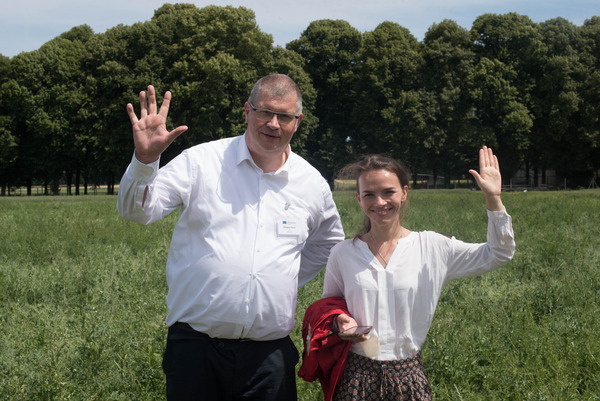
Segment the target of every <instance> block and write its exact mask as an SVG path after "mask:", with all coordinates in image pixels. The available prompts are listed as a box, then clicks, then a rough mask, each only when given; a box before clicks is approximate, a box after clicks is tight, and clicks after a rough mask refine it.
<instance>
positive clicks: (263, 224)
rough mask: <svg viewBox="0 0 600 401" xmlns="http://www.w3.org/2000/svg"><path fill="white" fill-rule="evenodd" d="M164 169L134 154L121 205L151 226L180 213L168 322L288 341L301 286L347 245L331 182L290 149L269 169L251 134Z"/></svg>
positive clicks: (169, 270) (207, 146)
mask: <svg viewBox="0 0 600 401" xmlns="http://www.w3.org/2000/svg"><path fill="white" fill-rule="evenodd" d="M158 165H159V162H158V161H156V162H154V163H152V164H149V165H145V164H142V163H140V162H139V161H137V159H136V158H135V156H134V158H133V160H132V162H131V164H130V165H129V167H128V168H127V171H126V172H125V174H124V176H123V178H122V180H121V183H120V187H119V197H118V204H117V207H118V210H119V213H120V214H121V216H122V217H124V218H126V219H128V220H132V221H135V222H138V223H142V224H150V223H152V222H154V221H157V220H159V219H161V218H163V217H164V216H166V215H167V214H169V213H171V212H173V211H174V210H176V209H179V219H178V221H177V224H176V226H175V228H174V230H173V237H172V240H171V247H170V251H169V256H168V259H167V266H166V275H167V284H168V287H169V292H168V295H167V299H166V301H167V307H168V309H169V313H168V316H167V319H166V322H167V325H168V326H170V325H172V324H173V323H175V322H185V323H188V324H189V325H190V326H192V327H193V328H194V329H195V330H197V331H200V332H203V333H206V334H208V335H209V336H211V337H218V338H247V339H253V340H274V339H278V338H282V337H285V336H286V335H288V334H289V333H290V331H291V330H292V328H293V326H294V313H295V308H296V298H297V289H298V286H302V285H304V284H306V283H307V282H308V281H310V280H311V279H312V278H314V277H315V276H316V275H317V274H318V273H319V272H320V271H321V270H322V269H323V268H324V266H325V265H326V263H327V258H328V256H329V251H330V249H331V247H332V246H333V245H335V244H336V243H338V242H339V241H341V240H343V239H344V234H343V230H342V225H341V222H340V218H339V215H338V212H337V209H336V206H335V204H334V202H333V198H332V196H331V191H330V189H329V186H328V184H327V182H326V181H325V180H324V179H323V177H322V176H321V175H320V174H319V172H318V171H317V170H316V169H315V168H314V167H312V166H311V165H310V164H308V163H307V162H306V161H305V160H304V159H302V158H301V157H300V156H298V155H296V154H295V153H293V152H292V151H291V150H290V151H289V155H288V159H287V161H286V162H285V164H284V165H283V166H282V167H281V168H280V169H279V170H278V171H276V172H274V173H266V174H265V173H263V171H262V170H261V169H260V168H258V167H257V166H256V164H255V163H254V161H253V160H252V157H251V156H250V152H249V151H248V148H247V146H246V142H245V137H244V136H238V137H233V138H227V139H221V140H217V141H213V142H209V143H204V144H201V145H197V146H194V147H192V148H190V149H187V150H186V151H184V152H182V153H181V154H180V155H179V156H177V157H176V158H174V159H173V160H172V161H171V162H170V163H168V164H167V165H166V166H164V167H163V168H160V169H159V168H158ZM146 188H148V192H147V195H146V200H145V202H144V204H143V205H142V201H143V198H144V191H145V190H146ZM149 246H152V244H149Z"/></svg>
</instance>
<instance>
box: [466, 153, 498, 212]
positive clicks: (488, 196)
mask: <svg viewBox="0 0 600 401" xmlns="http://www.w3.org/2000/svg"><path fill="white" fill-rule="evenodd" d="M469 173H471V175H473V177H474V178H475V181H477V185H478V186H479V188H480V189H481V191H482V192H483V194H484V195H485V203H486V206H487V208H488V209H489V210H491V211H499V210H504V205H503V204H502V200H501V199H500V194H501V192H502V176H501V175H500V164H499V163H498V158H497V157H496V155H495V154H494V153H493V152H492V149H490V148H488V147H487V146H484V147H483V148H481V149H480V150H479V172H477V171H476V170H473V169H471V170H469Z"/></svg>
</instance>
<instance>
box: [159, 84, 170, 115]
mask: <svg viewBox="0 0 600 401" xmlns="http://www.w3.org/2000/svg"><path fill="white" fill-rule="evenodd" d="M170 104H171V92H169V91H166V92H165V97H164V99H163V102H162V105H161V106H160V112H159V113H160V115H161V116H163V117H164V118H165V119H166V118H167V114H169V106H170Z"/></svg>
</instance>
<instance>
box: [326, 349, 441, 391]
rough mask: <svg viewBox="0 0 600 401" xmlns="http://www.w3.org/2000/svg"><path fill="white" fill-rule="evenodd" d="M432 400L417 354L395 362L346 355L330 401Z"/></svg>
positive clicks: (427, 381)
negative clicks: (342, 371)
mask: <svg viewBox="0 0 600 401" xmlns="http://www.w3.org/2000/svg"><path fill="white" fill-rule="evenodd" d="M431 399H432V395H431V386H430V385H429V379H427V375H426V374H425V369H424V368H423V361H422V360H421V353H420V352H419V353H417V354H416V355H415V356H412V357H410V358H406V359H399V360H395V361H377V360H374V359H370V358H366V357H364V356H361V355H358V354H355V353H353V352H349V353H348V360H347V361H346V367H345V369H344V373H343V374H342V378H341V379H340V381H339V383H338V384H337V387H336V389H335V393H334V394H333V401H371V400H373V401H381V400H386V401H392V400H394V401H395V400H426V401H430V400H431Z"/></svg>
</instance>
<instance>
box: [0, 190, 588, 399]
mask: <svg viewBox="0 0 600 401" xmlns="http://www.w3.org/2000/svg"><path fill="white" fill-rule="evenodd" d="M409 197H410V202H411V205H410V209H409V211H408V213H407V216H406V220H405V225H406V226H407V227H408V228H410V229H412V230H424V229H427V230H435V231H438V232H441V233H444V234H449V235H455V236H456V237H457V238H460V239H463V240H466V241H474V242H475V241H477V242H479V241H484V240H485V233H486V215H485V207H484V203H483V198H482V195H481V193H480V192H476V191H465V190H450V191H445V190H435V191H411V192H410V193H409ZM335 199H336V203H337V205H338V209H339V210H340V215H341V216H342V221H343V223H344V228H345V230H346V233H347V235H348V236H351V235H353V234H354V233H356V232H357V231H358V230H359V229H360V226H361V225H362V214H361V211H360V209H359V208H358V206H357V205H356V201H355V200H354V197H353V194H352V193H349V192H336V193H335ZM503 199H504V202H505V205H506V207H507V209H508V211H509V213H510V214H511V215H512V216H513V224H514V228H515V233H516V241H517V253H516V255H515V258H514V260H513V261H512V262H510V263H509V264H507V265H506V266H504V267H503V268H501V269H499V270H497V271H495V272H492V273H489V274H487V275H484V276H481V277H477V278H471V279H465V280H461V281H456V282H452V283H450V284H449V285H448V286H446V288H445V289H444V291H443V293H442V298H441V301H440V304H439V306H438V310H437V312H436V316H435V318H434V323H433V326H432V328H431V331H430V334H429V337H428V338H427V340H426V342H425V344H424V346H423V358H424V363H425V367H426V369H427V372H428V375H429V378H430V380H431V382H432V387H433V391H434V395H435V399H438V400H598V399H600V339H599V336H598V334H597V331H598V328H600V300H599V298H600V246H599V245H600V215H599V211H600V191H598V190H584V191H573V192H527V193H507V194H504V197H503ZM115 202H116V198H115V197H112V196H83V197H32V198H23V197H17V198H0V229H1V233H2V241H0V399H1V400H162V399H164V377H163V373H162V370H161V360H162V352H163V349H164V342H165V335H166V327H165V325H164V317H165V315H166V313H167V311H166V307H165V304H164V297H165V296H166V284H165V279H164V265H165V261H166V257H167V253H168V246H169V241H170V236H171V230H172V228H173V226H174V224H175V221H176V217H177V216H176V215H175V214H173V215H171V216H169V217H167V218H166V219H165V220H163V221H160V222H157V223H155V224H153V225H150V226H141V225H137V224H134V223H129V222H126V221H124V220H122V219H121V218H120V217H119V216H118V214H117V212H116V208H115ZM322 277H323V275H322V274H321V275H320V276H319V277H318V278H317V279H316V280H313V282H311V283H309V284H308V285H307V286H305V287H303V288H301V289H300V293H299V301H298V308H297V313H296V328H295V329H294V332H293V333H292V338H293V339H294V341H295V343H296V345H297V346H298V348H299V349H301V348H300V347H301V336H300V328H301V327H300V326H301V322H302V318H303V313H304V310H305V309H306V307H307V306H308V305H310V303H312V302H314V301H316V300H317V299H318V298H319V297H320V294H321V288H322ZM298 389H299V394H300V400H302V401H312V400H319V399H321V398H322V393H321V389H320V386H319V384H318V383H316V382H315V383H306V382H303V381H301V380H300V379H298Z"/></svg>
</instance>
